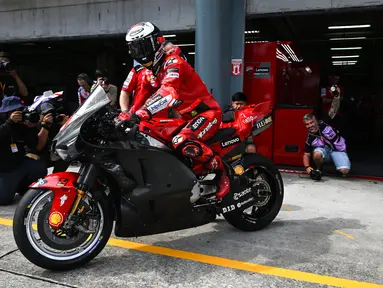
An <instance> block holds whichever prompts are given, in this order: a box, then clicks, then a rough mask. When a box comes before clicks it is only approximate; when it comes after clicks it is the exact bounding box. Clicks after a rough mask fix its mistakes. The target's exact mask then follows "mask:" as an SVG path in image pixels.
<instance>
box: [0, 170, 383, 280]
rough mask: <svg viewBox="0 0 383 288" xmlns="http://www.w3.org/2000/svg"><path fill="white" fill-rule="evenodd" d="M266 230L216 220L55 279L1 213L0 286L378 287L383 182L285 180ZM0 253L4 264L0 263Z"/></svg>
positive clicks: (134, 242) (116, 247) (112, 245)
mask: <svg viewBox="0 0 383 288" xmlns="http://www.w3.org/2000/svg"><path fill="white" fill-rule="evenodd" d="M283 179H284V184H285V201H284V204H283V208H282V211H281V212H280V214H279V215H278V217H277V218H276V219H275V221H274V222H273V223H272V224H271V225H270V226H269V227H267V228H265V229H264V230H262V231H258V232H250V233H245V232H242V231H239V230H237V229H235V228H233V227H232V226H230V225H229V224H228V223H227V222H226V221H225V220H224V219H223V218H222V217H220V218H219V219H217V221H215V222H213V223H210V224H208V225H205V226H202V227H198V228H195V229H187V230H183V231H178V232H172V233H166V234H161V235H154V236H147V237H141V238H129V239H116V238H113V239H111V240H110V241H109V244H108V245H107V246H106V247H105V249H104V250H103V251H102V252H101V254H99V255H98V256H97V257H96V258H95V259H94V260H93V261H92V262H90V264H88V265H87V266H84V267H83V268H81V269H77V270H73V271H69V272H51V271H47V270H44V269H41V268H39V267H37V266H35V265H33V264H31V263H30V262H28V261H27V260H26V259H25V258H24V257H23V256H22V255H21V253H20V252H19V251H17V250H16V249H17V247H16V244H15V242H14V239H13V234H12V227H11V225H12V221H11V219H12V216H13V212H14V209H15V205H13V206H9V207H1V208H0V257H1V259H0V287H28V288H32V287H51V288H53V287H92V288H96V287H156V288H159V287H182V288H184V287H241V288H242V287H249V288H250V287H251V288H254V287H278V288H280V287H283V288H286V287H294V288H296V287H355V288H363V287H383V222H382V220H383V182H374V181H367V180H355V179H347V178H345V179H343V178H328V177H324V178H323V179H322V181H321V182H314V181H312V180H310V179H309V178H307V176H301V177H299V176H298V175H293V174H283ZM1 255H3V256H1Z"/></svg>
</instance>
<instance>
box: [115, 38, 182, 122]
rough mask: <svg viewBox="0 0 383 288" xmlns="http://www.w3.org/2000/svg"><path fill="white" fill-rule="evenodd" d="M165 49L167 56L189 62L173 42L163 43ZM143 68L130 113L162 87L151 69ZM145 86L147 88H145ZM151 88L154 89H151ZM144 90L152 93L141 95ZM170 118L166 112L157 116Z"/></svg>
mask: <svg viewBox="0 0 383 288" xmlns="http://www.w3.org/2000/svg"><path fill="white" fill-rule="evenodd" d="M163 49H164V51H165V54H167V55H170V54H175V55H178V56H180V57H181V58H183V59H184V60H186V61H187V59H186V56H185V54H183V52H182V50H181V49H180V47H178V46H176V45H174V44H173V43H172V42H169V41H166V40H165V41H164V43H163ZM135 62H136V61H135ZM141 67H143V66H141ZM143 68H144V69H143V70H141V72H140V73H141V74H140V77H141V78H140V79H139V81H137V84H136V85H138V86H139V87H138V88H137V89H138V90H139V91H138V92H137V93H136V92H135V99H134V100H133V104H132V106H131V108H130V110H129V112H130V113H135V112H136V111H137V110H138V109H140V108H141V107H142V106H143V105H144V104H145V102H146V100H148V98H149V97H150V96H152V95H153V94H154V92H155V91H156V90H158V89H159V88H160V87H161V83H159V82H158V81H157V80H156V77H155V76H153V73H152V71H151V70H149V69H146V68H145V67H143ZM144 86H146V87H145V88H143V87H144ZM150 86H151V87H153V88H150ZM143 89H144V90H146V89H148V90H151V91H146V92H145V93H141V91H142V90H143ZM121 110H122V111H124V109H121ZM168 116H169V114H168V113H167V111H166V110H163V111H161V112H159V113H157V114H156V117H159V118H167V117H168Z"/></svg>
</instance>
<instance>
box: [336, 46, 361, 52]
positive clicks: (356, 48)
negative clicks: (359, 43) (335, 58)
mask: <svg viewBox="0 0 383 288" xmlns="http://www.w3.org/2000/svg"><path fill="white" fill-rule="evenodd" d="M361 49H362V47H336V48H331V50H333V51H338V50H361Z"/></svg>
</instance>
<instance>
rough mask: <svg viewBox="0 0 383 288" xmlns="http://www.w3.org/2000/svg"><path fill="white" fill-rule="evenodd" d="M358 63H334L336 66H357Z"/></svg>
mask: <svg viewBox="0 0 383 288" xmlns="http://www.w3.org/2000/svg"><path fill="white" fill-rule="evenodd" d="M355 64H356V63H333V64H332V65H334V66H349V65H355Z"/></svg>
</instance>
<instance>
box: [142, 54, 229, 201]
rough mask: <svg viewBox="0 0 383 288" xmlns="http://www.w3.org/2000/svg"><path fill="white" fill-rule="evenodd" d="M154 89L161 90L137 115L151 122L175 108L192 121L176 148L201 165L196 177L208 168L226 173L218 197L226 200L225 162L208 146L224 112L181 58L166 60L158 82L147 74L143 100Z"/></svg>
mask: <svg viewBox="0 0 383 288" xmlns="http://www.w3.org/2000/svg"><path fill="white" fill-rule="evenodd" d="M153 81H154V82H155V83H153ZM153 85H154V87H155V86H156V85H158V86H159V87H160V88H159V89H158V90H157V92H156V93H155V94H154V95H153V96H152V97H150V98H149V99H148V100H147V101H146V103H145V105H144V106H143V107H142V108H141V109H139V110H138V111H137V112H136V115H137V116H138V117H139V118H140V119H141V120H148V119H150V118H151V117H152V116H154V115H156V114H157V113H159V112H161V111H163V110H165V109H166V110H167V109H169V108H173V109H174V110H176V111H177V112H178V113H179V115H180V116H181V118H183V119H185V120H186V121H188V122H189V123H188V124H187V126H185V128H183V129H182V130H181V131H180V133H179V134H178V135H176V136H175V137H174V138H173V141H172V144H173V147H174V148H175V149H176V150H178V151H179V152H181V153H182V154H183V155H185V156H187V157H190V158H192V159H194V160H195V161H196V162H197V163H199V164H200V165H196V167H195V168H194V171H195V173H196V174H198V173H201V172H202V171H203V170H205V169H206V168H207V169H212V170H221V171H222V172H223V173H222V177H221V180H220V183H219V185H220V187H221V189H220V191H219V192H218V193H217V197H218V198H222V197H223V196H224V195H226V194H227V193H228V192H229V180H228V177H227V176H226V173H225V169H224V166H223V163H222V160H221V158H220V157H219V156H218V155H214V153H213V151H212V150H211V148H210V147H209V146H207V145H205V144H204V142H205V141H206V140H208V139H209V138H211V137H212V136H213V135H215V134H216V133H217V131H218V129H219V127H220V124H221V120H222V111H221V108H220V106H219V104H218V103H217V102H216V101H215V99H214V98H213V96H212V95H211V94H210V93H209V91H208V90H207V87H206V86H205V84H204V83H203V81H202V80H201V78H200V77H199V76H198V74H197V73H196V72H195V70H194V69H193V68H192V67H191V66H190V65H189V64H188V63H187V62H186V61H185V60H184V59H182V58H181V57H180V56H178V55H174V54H173V55H166V56H165V59H164V64H163V65H162V67H161V70H160V71H159V73H158V75H157V77H156V78H153V77H152V74H151V73H146V76H145V77H144V78H143V83H142V87H141V89H142V91H141V92H142V93H141V97H143V98H144V99H147V97H148V96H149V95H150V93H151V91H152V89H153ZM201 164H202V165H201Z"/></svg>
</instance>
